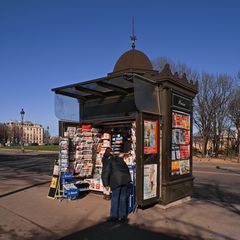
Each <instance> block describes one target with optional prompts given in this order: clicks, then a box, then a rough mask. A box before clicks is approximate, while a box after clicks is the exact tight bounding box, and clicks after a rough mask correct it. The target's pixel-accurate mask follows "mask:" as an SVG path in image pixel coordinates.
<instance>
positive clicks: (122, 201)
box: [110, 186, 128, 218]
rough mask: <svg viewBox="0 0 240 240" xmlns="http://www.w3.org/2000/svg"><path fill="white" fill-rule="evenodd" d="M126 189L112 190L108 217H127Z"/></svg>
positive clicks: (125, 187)
mask: <svg viewBox="0 0 240 240" xmlns="http://www.w3.org/2000/svg"><path fill="white" fill-rule="evenodd" d="M127 200H128V187H127V186H120V187H117V188H115V189H114V190H112V198H111V212H110V216H111V217H115V218H124V217H127V214H128V211H127V207H128V204H127Z"/></svg>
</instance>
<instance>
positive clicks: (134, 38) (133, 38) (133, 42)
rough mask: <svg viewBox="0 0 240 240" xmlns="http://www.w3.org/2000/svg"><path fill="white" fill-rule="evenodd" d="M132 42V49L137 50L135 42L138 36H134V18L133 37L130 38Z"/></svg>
mask: <svg viewBox="0 0 240 240" xmlns="http://www.w3.org/2000/svg"><path fill="white" fill-rule="evenodd" d="M130 38H131V41H132V49H134V48H135V41H136V40H137V38H136V36H135V35H134V17H132V36H131V37H130Z"/></svg>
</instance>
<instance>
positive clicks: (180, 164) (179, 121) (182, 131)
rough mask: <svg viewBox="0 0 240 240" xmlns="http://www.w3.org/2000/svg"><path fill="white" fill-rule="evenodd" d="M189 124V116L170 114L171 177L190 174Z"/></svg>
mask: <svg viewBox="0 0 240 240" xmlns="http://www.w3.org/2000/svg"><path fill="white" fill-rule="evenodd" d="M190 123H191V122H190V115H189V114H187V113H182V112H178V111H173V112H172V166H171V175H172V176H177V175H184V174H188V173H189V172H190V165H189V163H190V140H191V139H190Z"/></svg>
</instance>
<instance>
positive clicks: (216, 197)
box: [193, 183, 240, 215]
mask: <svg viewBox="0 0 240 240" xmlns="http://www.w3.org/2000/svg"><path fill="white" fill-rule="evenodd" d="M193 199H195V200H201V201H204V202H208V203H211V204H213V205H216V206H218V207H222V208H224V209H226V210H228V211H231V212H232V213H235V214H238V215H240V209H238V208H237V207H236V206H235V205H239V204H240V192H236V193H233V192H230V191H228V190H226V189H224V188H223V187H220V186H219V184H218V183H212V184H207V183H195V184H194V192H193Z"/></svg>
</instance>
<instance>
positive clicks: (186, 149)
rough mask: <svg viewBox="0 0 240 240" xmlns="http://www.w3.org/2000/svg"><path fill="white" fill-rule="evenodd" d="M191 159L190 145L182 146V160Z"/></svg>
mask: <svg viewBox="0 0 240 240" xmlns="http://www.w3.org/2000/svg"><path fill="white" fill-rule="evenodd" d="M189 157H190V149H189V145H186V146H180V158H181V159H186V158H189Z"/></svg>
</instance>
